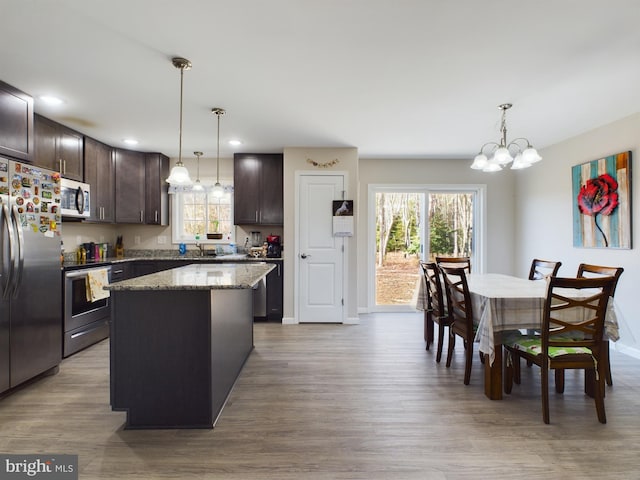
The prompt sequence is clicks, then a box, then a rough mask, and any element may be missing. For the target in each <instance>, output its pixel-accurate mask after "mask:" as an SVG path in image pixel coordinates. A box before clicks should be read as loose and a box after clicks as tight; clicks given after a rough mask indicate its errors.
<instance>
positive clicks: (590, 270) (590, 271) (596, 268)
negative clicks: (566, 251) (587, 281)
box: [576, 263, 624, 386]
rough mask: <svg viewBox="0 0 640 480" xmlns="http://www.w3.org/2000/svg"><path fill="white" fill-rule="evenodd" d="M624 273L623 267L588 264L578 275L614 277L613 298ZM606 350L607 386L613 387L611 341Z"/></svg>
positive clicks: (584, 264) (606, 341) (606, 342)
mask: <svg viewBox="0 0 640 480" xmlns="http://www.w3.org/2000/svg"><path fill="white" fill-rule="evenodd" d="M622 272H624V268H622V267H604V266H601V265H589V264H587V263H581V264H580V265H579V266H578V274H577V275H576V276H577V277H578V278H593V277H603V276H605V277H613V278H614V279H615V281H614V282H613V288H612V289H611V296H612V297H613V296H614V295H615V293H616V287H617V286H618V280H619V279H620V275H622ZM603 343H604V348H603V352H602V354H603V361H604V363H605V366H606V370H605V371H606V381H607V385H609V386H611V385H613V377H612V376H611V363H610V362H609V340H607V339H604V340H603Z"/></svg>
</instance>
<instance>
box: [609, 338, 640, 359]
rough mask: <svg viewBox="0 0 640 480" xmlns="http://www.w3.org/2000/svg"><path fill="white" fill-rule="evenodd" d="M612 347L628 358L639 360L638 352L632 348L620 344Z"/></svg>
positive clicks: (639, 354)
mask: <svg viewBox="0 0 640 480" xmlns="http://www.w3.org/2000/svg"><path fill="white" fill-rule="evenodd" d="M612 345H614V350H615V351H616V352H620V353H624V354H625V355H629V356H630V357H633V358H637V359H638V360H640V350H638V349H637V348H634V347H630V346H628V345H622V344H620V343H617V342H616V343H612Z"/></svg>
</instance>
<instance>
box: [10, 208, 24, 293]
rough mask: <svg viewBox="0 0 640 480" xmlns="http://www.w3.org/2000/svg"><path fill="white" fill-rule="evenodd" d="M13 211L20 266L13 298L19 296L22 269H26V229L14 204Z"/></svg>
mask: <svg viewBox="0 0 640 480" xmlns="http://www.w3.org/2000/svg"><path fill="white" fill-rule="evenodd" d="M11 212H12V213H13V222H14V225H15V228H16V234H17V237H18V258H17V261H18V268H17V269H16V279H15V281H14V282H13V298H16V297H17V296H18V290H19V287H20V283H21V282H22V270H23V269H24V231H23V230H22V225H20V214H19V213H18V207H16V206H15V205H13V207H12V209H11Z"/></svg>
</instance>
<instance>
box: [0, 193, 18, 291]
mask: <svg viewBox="0 0 640 480" xmlns="http://www.w3.org/2000/svg"><path fill="white" fill-rule="evenodd" d="M2 218H3V220H4V222H5V225H6V227H7V233H8V235H9V237H8V238H9V272H8V273H7V281H6V282H5V285H4V287H3V291H2V298H3V299H4V300H6V299H7V298H9V292H10V290H11V287H12V281H13V272H14V268H15V263H16V257H15V252H14V248H13V242H14V237H15V235H14V230H13V222H12V220H11V215H10V213H9V207H7V205H6V204H2Z"/></svg>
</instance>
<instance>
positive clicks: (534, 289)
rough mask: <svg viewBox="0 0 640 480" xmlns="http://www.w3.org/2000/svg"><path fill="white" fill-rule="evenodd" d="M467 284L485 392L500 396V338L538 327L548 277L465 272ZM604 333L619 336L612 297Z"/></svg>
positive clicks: (610, 336)
mask: <svg viewBox="0 0 640 480" xmlns="http://www.w3.org/2000/svg"><path fill="white" fill-rule="evenodd" d="M467 284H468V286H469V293H470V296H471V303H472V311H473V319H474V325H476V326H477V330H476V336H475V342H477V343H478V344H479V347H478V349H479V351H480V352H481V354H482V355H484V369H485V370H484V393H485V395H486V396H487V397H488V398H490V399H491V400H500V399H502V342H503V339H504V338H506V336H507V335H508V334H510V333H513V332H514V331H515V330H529V329H540V328H541V326H542V319H543V313H544V303H545V298H546V294H547V281H546V280H545V279H542V280H528V279H525V278H520V277H514V276H510V275H503V274H498V273H487V274H476V273H473V274H471V275H468V276H467ZM567 294H568V295H569V296H570V295H571V294H570V293H569V292H567ZM605 333H606V336H607V339H609V340H612V341H616V340H618V338H619V334H618V322H617V318H616V315H615V309H614V308H613V299H610V301H609V306H608V308H607V315H606V319H605Z"/></svg>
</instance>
